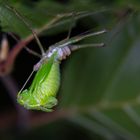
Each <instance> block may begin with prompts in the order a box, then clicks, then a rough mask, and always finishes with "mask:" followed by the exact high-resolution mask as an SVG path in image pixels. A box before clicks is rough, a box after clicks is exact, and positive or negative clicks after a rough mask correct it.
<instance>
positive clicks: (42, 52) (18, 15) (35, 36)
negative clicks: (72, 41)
mask: <svg viewBox="0 0 140 140" xmlns="http://www.w3.org/2000/svg"><path fill="white" fill-rule="evenodd" d="M6 7H7V8H8V9H10V10H11V11H13V12H14V13H15V14H16V15H17V17H18V18H19V19H21V20H22V21H23V22H24V24H25V25H26V26H27V27H28V28H29V29H30V30H31V32H32V34H33V36H34V38H35V39H36V42H37V44H38V46H39V48H40V51H41V54H42V55H44V54H45V51H44V49H43V46H42V44H41V42H40V41H39V39H38V37H37V35H36V32H35V31H34V30H33V29H32V27H31V26H30V24H29V23H28V22H26V21H25V20H24V18H23V16H22V15H21V14H20V13H19V12H18V11H17V10H16V9H15V8H14V7H10V6H8V5H6Z"/></svg>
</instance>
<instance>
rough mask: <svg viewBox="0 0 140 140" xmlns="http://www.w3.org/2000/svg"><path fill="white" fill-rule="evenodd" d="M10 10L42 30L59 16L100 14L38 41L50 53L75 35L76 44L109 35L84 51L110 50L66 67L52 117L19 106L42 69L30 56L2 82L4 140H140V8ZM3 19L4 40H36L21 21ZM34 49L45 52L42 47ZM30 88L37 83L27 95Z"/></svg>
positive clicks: (87, 0) (44, 0)
mask: <svg viewBox="0 0 140 140" xmlns="http://www.w3.org/2000/svg"><path fill="white" fill-rule="evenodd" d="M1 1H2V0H1ZM7 3H8V4H9V5H12V6H14V7H15V8H16V9H17V10H18V11H19V12H20V13H21V14H22V15H24V16H25V17H26V18H27V19H28V22H29V23H30V25H31V26H32V28H38V29H39V28H41V27H42V26H43V25H45V24H46V23H47V22H49V21H50V20H51V19H52V18H53V17H54V16H55V15H56V14H58V13H61V14H63V13H66V12H67V13H69V12H79V11H89V12H93V11H95V13H94V14H91V15H90V16H85V17H83V18H79V19H76V17H74V16H72V17H66V18H64V19H62V20H60V21H59V22H58V23H60V22H61V21H62V23H63V24H58V26H55V27H52V28H50V29H49V30H44V31H43V32H42V33H41V34H40V35H39V39H40V41H41V43H42V44H43V46H44V48H45V49H47V48H48V47H49V46H50V45H52V44H54V43H56V42H58V41H60V40H63V39H65V38H66V37H67V35H68V31H69V29H70V28H71V27H72V32H71V35H70V37H72V36H75V35H79V34H81V33H84V32H86V31H93V32H94V31H99V30H102V29H107V30H108V33H106V34H104V35H100V36H98V37H91V38H88V39H85V40H83V41H80V42H79V43H78V44H84V43H100V42H104V43H105V44H106V47H105V48H86V49H81V50H78V51H77V52H74V53H72V55H71V56H70V57H68V58H67V59H66V60H65V61H63V62H62V64H61V87H60V90H59V92H58V95H57V98H58V99H59V104H58V106H57V107H56V108H55V109H54V112H52V113H44V112H41V111H28V110H26V109H24V108H23V107H21V106H19V105H18V103H17V102H16V95H17V92H18V91H19V89H20V88H21V87H22V85H23V84H24V82H25V81H26V79H27V77H28V76H29V74H30V73H31V71H32V68H33V66H34V65H35V64H36V63H37V62H38V61H39V59H38V58H36V57H35V56H33V55H31V54H29V53H28V52H27V51H26V50H24V49H23V50H22V51H21V52H20V53H19V55H18V57H17V59H16V61H15V63H14V66H13V70H12V71H11V72H10V73H9V74H8V75H2V76H1V78H0V93H1V94H0V95H1V98H0V140H9V139H10V140H11V139H13V140H15V139H42V140H45V139H49V140H54V139H58V140H59V139H60V140H64V139H67V140H71V139H80V140H92V139H93V140H104V139H107V140H115V139H116V140H118V139H122V140H125V139H127V140H128V139H130V140H135V139H136V140H139V139H140V134H139V129H140V119H139V118H140V117H139V116H140V103H139V97H140V95H139V93H140V85H139V83H140V78H139V77H140V62H139V59H140V58H139V57H140V56H139V52H140V41H139V40H140V30H139V25H140V15H139V8H140V3H139V1H138V0H133V1H130V0H129V1H122V0H113V1H108V0H98V1H97V0H77V1H74V0H34V1H31V0H30V1H29V0H28V1H27V0H21V1H16V0H13V1H12V0H9V1H8V2H7ZM0 14H1V15H2V13H0ZM4 14H5V16H3V17H0V21H1V22H0V26H1V34H0V38H1V39H2V35H3V33H5V32H10V31H12V32H13V33H15V34H16V35H17V37H18V39H19V40H20V39H23V38H25V37H27V36H28V35H30V34H31V32H30V30H29V29H28V28H25V25H24V23H23V22H22V21H21V20H20V19H18V18H17V17H16V16H15V15H13V14H11V13H4ZM7 14H8V15H9V16H10V17H11V19H9V17H8V16H7ZM73 17H74V18H73ZM3 21H6V22H5V23H3ZM8 40H9V44H10V50H12V48H13V47H14V46H15V45H16V43H17V42H16V41H15V40H14V39H13V38H12V37H11V36H9V35H8ZM27 46H28V47H29V48H31V49H33V50H34V51H37V52H39V49H38V46H37V44H36V42H35V40H32V41H31V42H30V43H29V44H28V45H27ZM31 82H32V79H31V80H30V81H29V83H28V84H27V86H26V87H29V85H30V84H31Z"/></svg>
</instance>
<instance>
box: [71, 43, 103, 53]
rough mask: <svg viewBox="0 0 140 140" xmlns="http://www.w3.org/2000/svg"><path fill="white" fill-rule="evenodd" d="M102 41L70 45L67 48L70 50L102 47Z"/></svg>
mask: <svg viewBox="0 0 140 140" xmlns="http://www.w3.org/2000/svg"><path fill="white" fill-rule="evenodd" d="M104 46H105V44H104V43H97V44H84V45H70V46H69V48H70V50H71V51H76V50H78V49H81V48H87V47H104Z"/></svg>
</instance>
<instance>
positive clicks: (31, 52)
mask: <svg viewBox="0 0 140 140" xmlns="http://www.w3.org/2000/svg"><path fill="white" fill-rule="evenodd" d="M8 34H9V35H10V36H11V37H12V38H13V39H14V40H15V41H17V42H19V40H18V39H17V37H16V36H15V35H14V34H13V33H11V32H8ZM24 49H25V50H26V51H27V52H28V53H30V54H32V55H35V56H37V57H39V58H41V55H40V54H39V53H37V52H35V51H33V50H32V49H29V48H28V47H27V46H24Z"/></svg>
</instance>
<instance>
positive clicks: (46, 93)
mask: <svg viewBox="0 0 140 140" xmlns="http://www.w3.org/2000/svg"><path fill="white" fill-rule="evenodd" d="M56 57H57V54H53V55H52V56H51V57H50V59H49V60H48V61H47V62H44V63H43V64H42V65H41V67H40V68H39V70H38V71H37V74H36V76H35V78H34V80H33V83H32V85H31V86H30V88H29V90H27V89H26V90H24V91H23V92H21V93H19V94H18V98H17V100H18V102H19V103H20V104H21V105H24V107H25V108H27V109H37V110H43V111H46V112H50V111H52V109H51V108H52V107H53V106H55V105H56V104H57V99H56V98H55V97H56V93H57V91H58V89H59V86H60V72H59V60H58V59H56Z"/></svg>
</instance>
